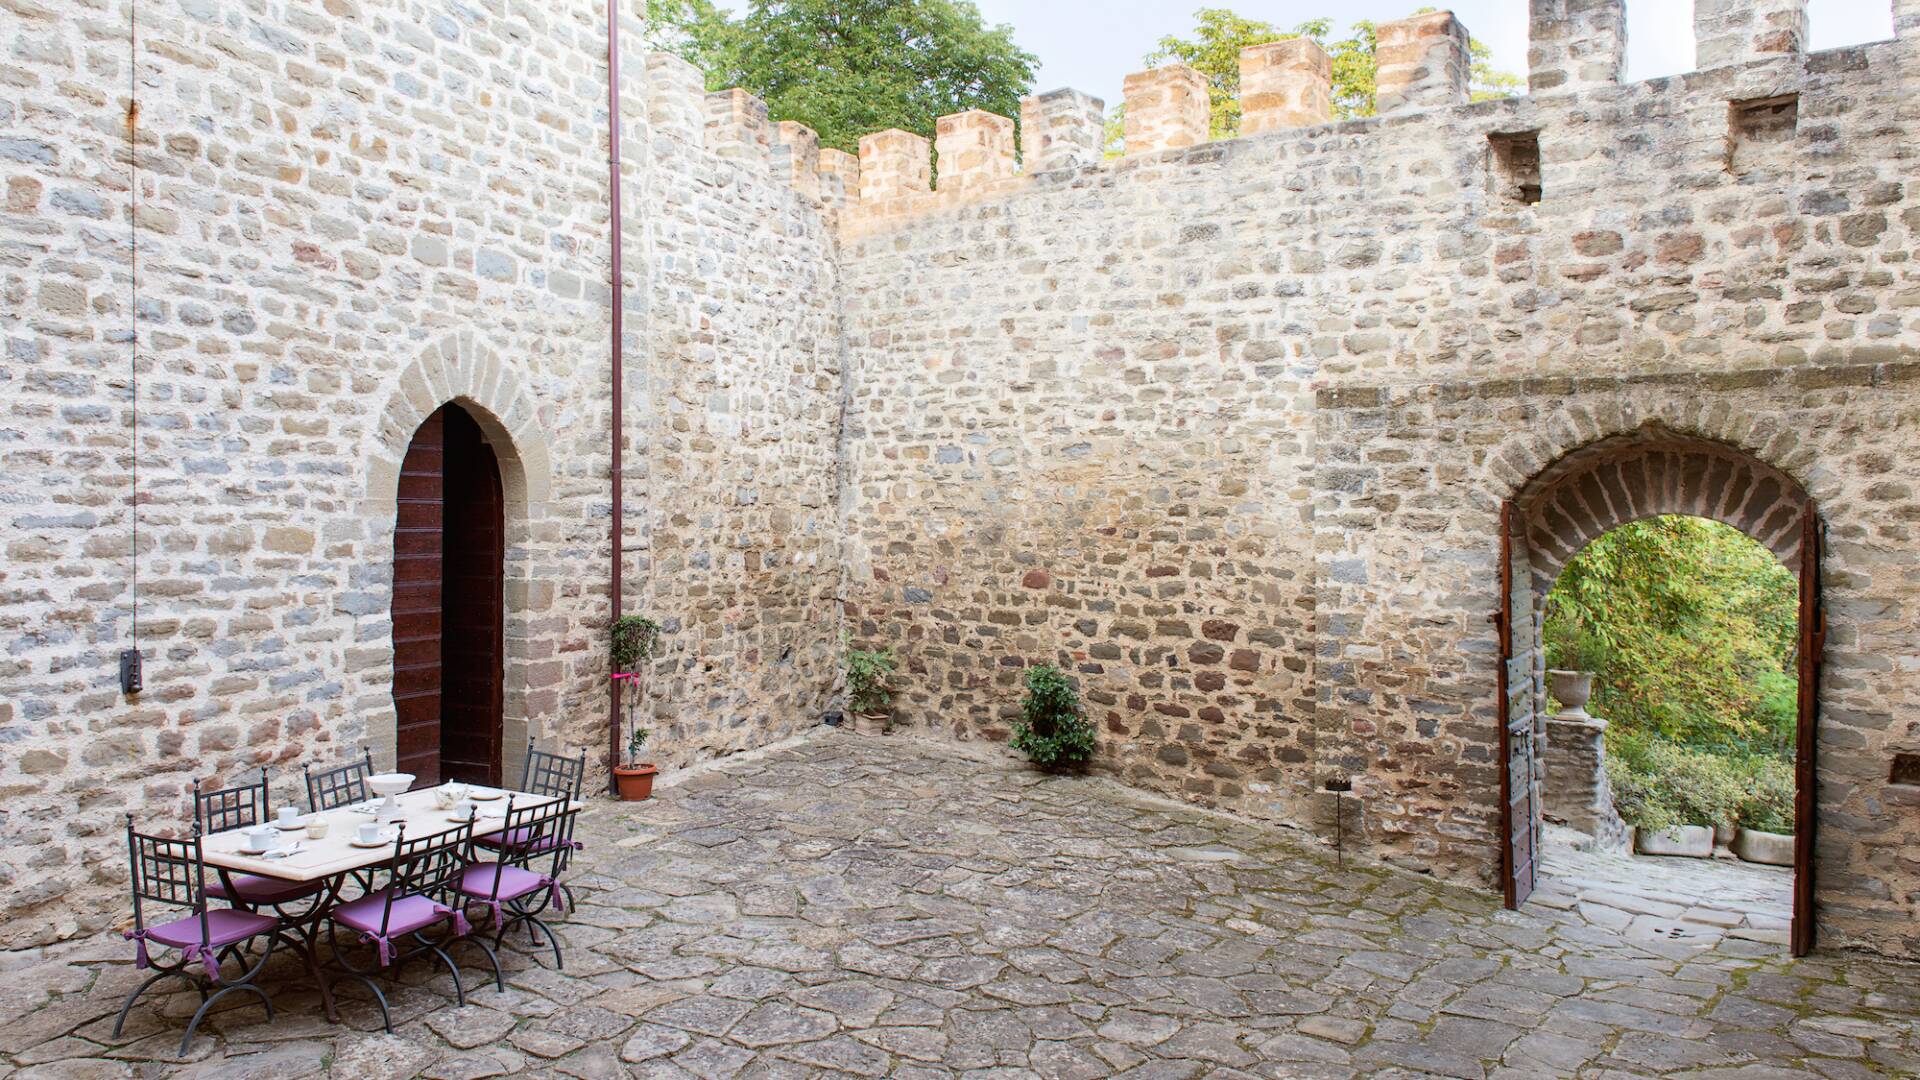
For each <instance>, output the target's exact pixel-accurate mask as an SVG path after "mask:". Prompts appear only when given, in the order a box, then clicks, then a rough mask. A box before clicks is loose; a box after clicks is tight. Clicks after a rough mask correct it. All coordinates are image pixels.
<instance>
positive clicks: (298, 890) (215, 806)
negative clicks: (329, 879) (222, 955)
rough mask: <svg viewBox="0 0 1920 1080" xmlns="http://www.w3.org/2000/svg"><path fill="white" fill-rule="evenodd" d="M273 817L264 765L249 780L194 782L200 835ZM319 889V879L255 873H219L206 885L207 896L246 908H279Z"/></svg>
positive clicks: (246, 826) (242, 827) (194, 820)
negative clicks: (214, 785)
mask: <svg viewBox="0 0 1920 1080" xmlns="http://www.w3.org/2000/svg"><path fill="white" fill-rule="evenodd" d="M272 820H273V806H272V793H271V791H270V790H269V789H268V787H267V770H266V768H265V767H264V766H263V767H262V768H261V769H260V779H259V781H257V782H255V783H251V784H239V785H236V786H234V787H230V788H221V789H220V790H218V791H202V790H200V781H198V780H195V781H194V782H193V823H194V826H195V827H196V828H198V829H199V830H200V832H201V834H202V835H205V834H207V833H217V832H226V831H227V830H228V829H244V828H248V827H250V826H253V825H260V824H263V823H266V822H269V821H272ZM229 886H231V888H229ZM319 891H320V883H319V882H313V881H282V880H281V879H279V878H270V877H261V876H259V875H256V874H231V873H228V874H219V875H217V876H216V877H215V879H214V881H213V882H212V883H211V884H209V885H208V886H207V895H208V896H210V897H212V898H213V899H215V900H225V901H227V902H228V903H230V904H232V905H233V906H234V907H237V908H246V909H247V910H253V909H254V908H260V907H272V908H278V907H279V906H280V905H281V904H290V903H292V902H294V901H296V900H304V899H306V898H307V897H309V896H312V895H313V894H315V893H317V892H319ZM282 914H285V913H284V912H282ZM309 914H311V913H309Z"/></svg>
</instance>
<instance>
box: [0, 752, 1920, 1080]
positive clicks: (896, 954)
mask: <svg viewBox="0 0 1920 1080" xmlns="http://www.w3.org/2000/svg"><path fill="white" fill-rule="evenodd" d="M582 835H583V837H584V839H585V840H586V842H587V845H588V846H587V849H586V851H585V852H584V854H583V865H582V866H581V868H580V872H579V873H578V875H577V876H576V878H575V879H574V887H575V891H576V893H577V894H578V896H579V899H580V902H581V904H580V907H579V909H578V910H577V911H575V912H573V913H571V914H570V915H568V916H566V917H565V918H564V929H563V931H562V933H563V937H564V940H565V942H566V945H567V967H566V970H565V971H564V972H561V971H554V970H552V969H551V968H549V967H546V966H542V965H541V964H539V963H538V962H535V961H534V960H532V959H529V958H528V957H526V956H514V957H513V958H512V959H511V961H510V967H511V969H512V970H511V971H510V972H509V975H508V989H507V990H506V991H505V992H504V993H502V992H498V991H495V990H494V989H492V988H491V986H489V987H488V988H486V989H474V990H470V991H469V994H468V1002H469V1004H468V1005H467V1006H466V1007H465V1008H460V1009H456V1008H453V1007H452V1002H451V986H450V985H449V983H448V981H447V979H446V977H445V976H444V975H442V976H439V977H437V978H435V977H430V973H429V972H428V971H427V970H426V969H425V968H424V967H417V968H413V969H411V971H410V975H409V977H408V979H409V981H408V984H407V985H406V986H405V987H403V988H401V989H400V990H399V991H398V992H397V993H396V994H395V995H394V1002H395V1034H393V1035H385V1034H380V1033H378V1032H377V1031H376V1030H375V1027H374V1024H375V1020H374V1015H373V1013H372V1012H371V1011H370V1010H369V1009H368V1008H367V1007H366V1006H365V1005H364V1004H361V1003H358V1002H359V1001H360V999H359V998H357V997H356V996H355V994H354V992H353V991H351V990H349V991H347V992H346V995H347V997H348V998H349V1000H350V1002H354V1003H351V1004H349V1005H348V1007H347V1008H346V1017H347V1023H346V1024H345V1025H343V1026H331V1025H328V1024H327V1023H325V1022H324V1021H322V1020H321V1019H320V1018H319V1017H318V1015H317V1010H316V1008H315V1001H314V996H313V993H312V991H311V990H310V989H306V988H303V987H300V986H298V985H296V979H297V971H295V970H294V969H292V968H287V969H285V970H283V971H281V972H279V974H280V975H281V976H282V978H281V980H280V981H279V983H277V984H274V983H273V974H271V973H270V975H269V982H270V984H274V985H278V987H279V988H278V991H277V993H276V995H275V997H276V1003H277V1004H278V1005H279V1007H280V1018H279V1019H278V1020H277V1021H275V1022H274V1023H271V1024H267V1023H263V1022H261V1013H260V1011H259V1010H258V1008H257V1007H247V1006H241V1007H236V1008H235V1009H232V1010H229V1011H225V1012H222V1013H221V1014H219V1015H217V1016H216V1017H214V1018H213V1020H212V1021H211V1023H210V1025H209V1027H208V1029H207V1037H205V1038H200V1039H197V1040H196V1041H195V1044H194V1046H193V1048H192V1051H191V1052H190V1054H189V1055H188V1056H187V1058H186V1059H184V1060H182V1059H175V1058H174V1057H172V1052H173V1051H174V1050H175V1049H177V1044H178V1039H179V1031H180V1025H181V1024H182V1023H183V1019H182V1018H183V1016H184V1015H185V1014H186V1013H187V1012H190V1011H191V1007H192V1006H193V1005H195V1004H197V999H196V998H194V997H193V996H192V995H190V994H177V995H175V996H173V997H172V998H170V999H165V1001H164V1002H163V1004H162V1005H161V1006H159V1007H145V1006H143V1007H142V1008H140V1009H137V1010H136V1011H135V1013H134V1017H133V1019H132V1020H131V1021H130V1022H129V1027H128V1031H127V1033H126V1035H125V1037H124V1038H121V1039H114V1038H112V1037H111V1036H110V1034H109V1031H110V1028H111V1025H112V1014H113V1011H114V1010H115V1009H116V1008H117V1007H118V1005H119V999H120V995H121V994H123V993H125V992H126V990H127V989H128V988H130V987H131V986H132V985H133V983H134V980H135V973H134V971H133V969H132V966H131V964H130V963H128V960H129V959H130V957H129V955H128V949H127V947H126V945H125V943H124V942H122V941H120V940H118V938H117V937H116V938H114V939H112V940H105V939H101V940H95V941H89V942H84V943H80V944H77V945H72V946H68V947H66V948H64V949H61V950H56V951H54V952H50V953H47V954H43V955H35V956H19V955H16V956H14V957H12V958H10V959H6V960H0V965H5V967H6V970H4V971H0V1016H4V1017H10V1018H12V1019H10V1020H9V1022H7V1023H5V1024H4V1025H0V1076H14V1077H20V1078H23V1080H24V1078H26V1077H41V1076H48V1077H106V1076H128V1075H138V1076H160V1075H180V1076H194V1077H263V1078H264V1077H273V1078H276V1080H281V1078H287V1077H295V1076H310V1075H323V1074H328V1073H330V1074H331V1075H333V1076H337V1077H356V1078H359V1077H409V1076H427V1077H437V1078H477V1077H486V1076H495V1075H504V1074H509V1073H525V1074H528V1075H533V1076H575V1077H603V1076H629V1075H631V1076H642V1077H689V1076H691V1077H734V1076H740V1077H806V1076H860V1077H883V1076H884V1077H898V1078H902V1080H915V1078H919V1077H937V1076H951V1075H966V1076H978V1077H1027V1076H1040V1077H1061V1078H1081V1077H1085V1078H1092V1077H1102V1076H1114V1075H1119V1076H1127V1077H1175V1078H1187V1077H1222V1078H1232V1077H1349V1076H1392V1077H1413V1076H1449V1077H1530V1078H1531V1077H1546V1076H1571V1075H1578V1076H1591V1077H1603V1076H1604V1077H1629V1076H1649V1077H1651V1076H1684V1077H1701V1078H1727V1080H1735V1078H1737V1080H1749V1078H1751V1080H1760V1078H1775V1077H1795V1076H1824V1077H1869V1076H1899V1075H1914V1074H1915V1073H1916V1072H1920V1034H1917V1033H1916V1030H1915V1028H1916V1016H1920V978H1917V977H1916V976H1920V968H1915V967H1913V966H1908V965H1901V964H1896V963H1891V962H1887V961H1881V960H1875V959H1871V958H1866V957H1859V956H1845V955H1831V956H1826V955H1823V956H1820V957H1817V958H1815V959H1812V960H1806V961H1800V962H1793V961H1789V960H1786V959H1783V958H1782V957H1780V956H1779V950H1778V949H1777V948H1776V947H1774V946H1772V945H1770V944H1767V943H1764V942H1758V941H1750V940H1740V939H1737V938H1732V937H1727V938H1722V939H1718V940H1717V942H1716V943H1715V944H1714V945H1712V946H1711V947H1708V948H1702V947H1699V946H1698V945H1697V944H1696V943H1693V942H1675V941H1662V940H1659V939H1657V938H1649V939H1648V940H1631V939H1629V938H1627V937H1624V936H1622V935H1621V934H1619V933H1617V932H1616V931H1614V930H1612V929H1609V928H1607V927H1604V926H1600V925H1596V924H1594V923H1590V922H1588V921H1586V919H1585V918H1583V917H1582V915H1581V914H1580V911H1579V910H1578V906H1577V905H1575V906H1571V907H1566V908H1556V907H1551V906H1545V905H1537V906H1532V907H1529V909H1528V910H1526V911H1524V912H1518V913H1515V912H1505V911H1501V910H1500V909H1499V907H1498V905H1497V903H1496V902H1495V900H1494V899H1493V898H1492V897H1491V896H1489V895H1483V894H1481V893H1478V892H1474V891H1470V890H1464V889H1458V888H1453V887H1448V886H1442V885H1439V884H1436V883H1433V882H1430V881H1427V880H1424V879H1421V878H1419V877H1416V876H1414V875H1411V874H1408V873H1405V872H1402V871H1396V870H1386V869H1381V868H1373V867H1367V866H1361V865H1356V864H1355V863H1354V862H1352V861H1349V862H1348V864H1347V866H1346V868H1345V869H1344V870H1342V869H1339V868H1337V867H1336V866H1335V864H1334V861H1333V859H1332V857H1331V855H1330V854H1329V853H1326V852H1323V851H1321V850H1319V849H1317V848H1314V847H1310V846H1307V845H1304V844H1303V843H1302V842H1301V841H1300V840H1299V839H1298V838H1297V837H1296V836H1294V835H1293V834H1290V833H1289V832H1288V831H1286V830H1284V829H1276V828H1271V827H1265V826H1256V825H1249V824H1245V823H1241V822H1237V821H1234V820H1231V819H1227V818H1223V817H1219V816H1214V815H1208V814H1205V813H1201V812H1199V811H1195V810H1190V809H1185V808H1179V807H1174V806H1170V805H1168V804H1165V803H1162V802H1158V801H1155V800H1150V799H1146V798H1144V797H1141V796H1138V795H1135V794H1131V793H1128V792H1125V791H1123V790H1121V789H1119V788H1117V787H1114V786H1112V785H1110V784H1107V783H1105V782H1101V781H1089V780H1081V779H1069V778H1058V777H1042V776H1039V775H1036V774H1034V773H1032V772H1029V771H1027V770H1025V769H1023V768H1021V767H1019V766H1018V765H1017V764H1015V763H1013V762H1011V761H1007V760H1004V759H998V758H996V759H993V760H977V759H975V758H973V757H970V756H969V754H968V752H967V751H965V750H961V749H956V748H954V747H951V746H945V745H939V744H933V743H921V742H916V741H911V740H908V739H904V738H897V737H896V738H863V737H860V736H855V735H851V734H845V733H840V732H835V731H830V730H827V731H822V732H821V733H820V734H819V735H817V736H815V737H813V738H810V739H808V740H805V741H803V742H802V743H800V744H799V745H797V746H793V747H789V748H786V749H782V750H779V751H777V752H774V753H771V754H767V755H763V756H759V757H756V758H752V759H748V760H742V759H735V760H734V761H730V762H727V763H725V764H723V765H721V766H719V767H717V768H715V769H713V770H711V771H709V772H707V773H705V774H704V775H700V776H697V777H694V778H691V779H689V780H688V781H686V782H684V783H682V784H679V785H678V786H674V787H672V788H669V789H667V790H665V791H663V792H662V793H661V795H660V797H659V798H657V799H655V800H654V801H653V802H651V803H649V804H645V805H641V806H620V805H615V804H612V803H596V804H595V805H594V806H593V807H592V809H591V810H590V811H588V813H587V814H586V815H584V817H583V821H582ZM469 978H470V979H471V980H472V981H474V982H476V983H477V981H478V979H477V976H474V975H471V974H470V976H469Z"/></svg>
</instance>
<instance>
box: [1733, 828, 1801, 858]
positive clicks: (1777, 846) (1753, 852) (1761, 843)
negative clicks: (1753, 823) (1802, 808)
mask: <svg viewBox="0 0 1920 1080" xmlns="http://www.w3.org/2000/svg"><path fill="white" fill-rule="evenodd" d="M1733 853H1734V854H1735V855H1738V856H1740V857H1741V858H1742V859H1745V860H1746V861H1748V862H1752V863H1765V864H1766V865H1768V866H1792V865H1793V834H1792V833H1772V832H1761V831H1760V830H1758V829H1741V830H1740V831H1739V833H1737V834H1735V836H1734V838H1733Z"/></svg>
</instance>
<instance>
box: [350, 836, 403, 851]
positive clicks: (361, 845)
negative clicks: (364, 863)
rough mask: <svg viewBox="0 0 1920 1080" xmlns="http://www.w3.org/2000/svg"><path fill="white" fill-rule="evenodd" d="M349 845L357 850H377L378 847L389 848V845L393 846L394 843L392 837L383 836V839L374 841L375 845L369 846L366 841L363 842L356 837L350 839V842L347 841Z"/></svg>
mask: <svg viewBox="0 0 1920 1080" xmlns="http://www.w3.org/2000/svg"><path fill="white" fill-rule="evenodd" d="M347 843H349V844H352V845H353V846H354V847H357V848H377V847H386V846H387V845H388V844H391V843H393V837H391V836H382V837H381V838H380V839H378V840H375V841H374V842H373V843H371V844H369V843H367V842H366V841H365V840H362V839H360V838H359V837H358V836H355V837H352V838H350V839H349V840H348V841H347Z"/></svg>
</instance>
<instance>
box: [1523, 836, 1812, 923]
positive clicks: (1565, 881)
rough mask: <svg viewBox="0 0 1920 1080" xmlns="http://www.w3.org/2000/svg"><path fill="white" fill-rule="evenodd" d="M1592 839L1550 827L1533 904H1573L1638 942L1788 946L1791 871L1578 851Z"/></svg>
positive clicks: (1720, 859)
mask: <svg viewBox="0 0 1920 1080" xmlns="http://www.w3.org/2000/svg"><path fill="white" fill-rule="evenodd" d="M1576 839H1578V840H1585V839H1586V838H1585V837H1584V836H1583V835H1582V834H1580V833H1576V832H1574V831H1572V830H1571V829H1562V828H1560V827H1558V826H1553V825H1549V826H1547V836H1546V842H1545V843H1544V844H1543V845H1542V857H1541V860H1540V884H1539V886H1538V888H1536V889H1535V891H1534V894H1533V898H1532V899H1531V900H1530V901H1529V902H1530V903H1532V904H1534V905H1537V906H1547V907H1560V908H1570V909H1573V910H1575V911H1577V912H1578V913H1579V914H1580V916H1581V917H1582V918H1584V919H1586V920H1587V921H1588V922H1590V923H1594V924H1595V925H1598V926H1603V927H1607V928H1608V929H1612V930H1618V931H1620V932H1621V933H1622V934H1624V935H1626V936H1627V937H1628V938H1630V939H1632V940H1635V941H1640V942H1647V941H1658V942H1662V943H1666V942H1677V943H1680V944H1683V945H1691V946H1692V947H1694V948H1702V949H1704V948H1710V947H1712V946H1713V945H1714V944H1715V943H1716V942H1718V941H1719V939H1720V938H1722V937H1735V938H1743V939H1745V940H1748V941H1756V942H1762V943H1764V944H1767V945H1771V946H1773V947H1774V948H1775V949H1784V948H1786V947H1787V930H1788V927H1789V926H1790V924H1791V923H1792V916H1793V871H1792V869H1790V868H1788V867H1784V866H1761V865H1758V864H1756V863H1748V862H1741V861H1740V860H1738V859H1736V858H1733V857H1732V856H1731V854H1728V855H1724V856H1720V855H1716V856H1715V857H1713V858H1711V859H1690V858H1677V857H1670V856H1661V855H1632V854H1626V853H1614V852H1596V851H1582V850H1577V849H1576V848H1575V846H1574V842H1575V840H1576Z"/></svg>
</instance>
